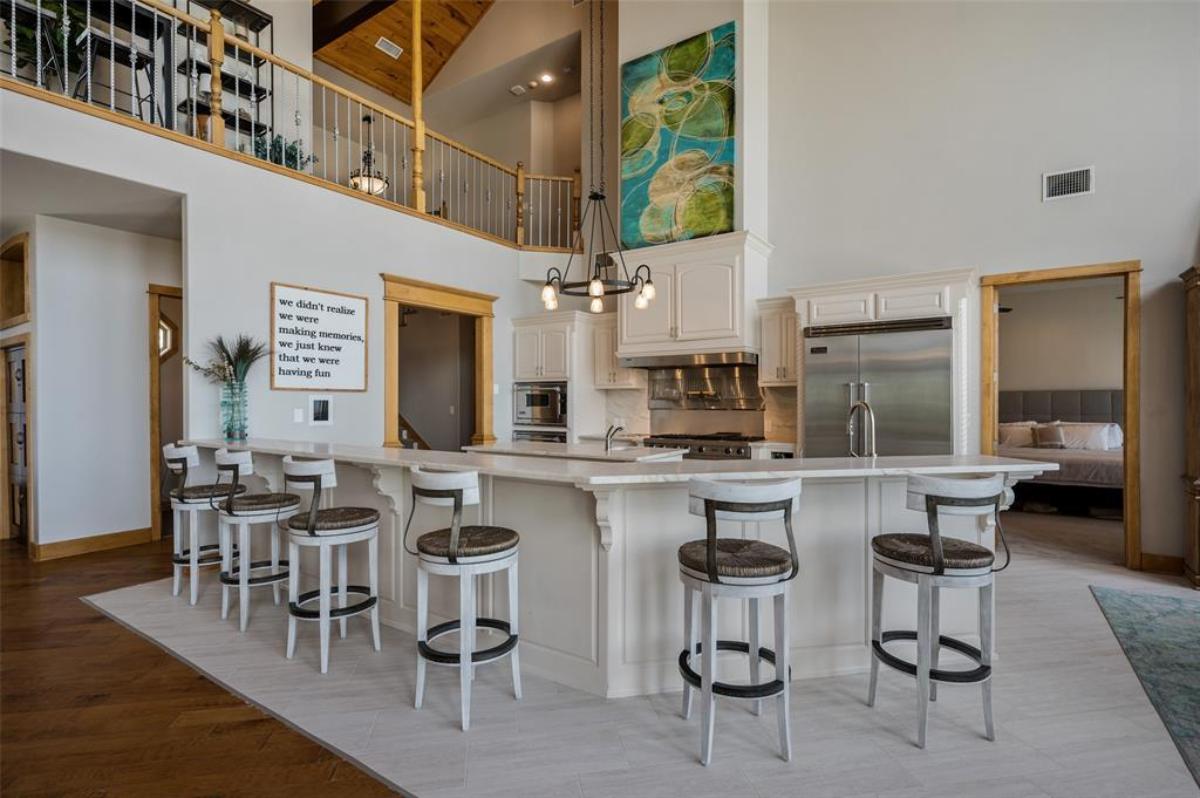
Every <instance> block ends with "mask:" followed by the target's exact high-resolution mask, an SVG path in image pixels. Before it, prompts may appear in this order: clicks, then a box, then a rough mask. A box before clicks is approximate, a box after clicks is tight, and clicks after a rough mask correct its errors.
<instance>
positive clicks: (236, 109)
mask: <svg viewBox="0 0 1200 798" xmlns="http://www.w3.org/2000/svg"><path fill="white" fill-rule="evenodd" d="M241 54H242V48H241V46H239V45H238V42H237V39H234V40H233V68H234V69H236V70H238V71H237V72H234V73H233V148H234V149H235V150H237V151H238V152H241V151H242V113H241V108H242V106H241V101H242V100H241V94H242V92H241V89H242V78H241V69H240V68H239V67H238V57H239V56H240V55H241ZM222 77H223V76H222ZM251 132H252V133H253V131H251ZM250 140H251V141H253V140H254V136H253V135H251V136H250Z"/></svg>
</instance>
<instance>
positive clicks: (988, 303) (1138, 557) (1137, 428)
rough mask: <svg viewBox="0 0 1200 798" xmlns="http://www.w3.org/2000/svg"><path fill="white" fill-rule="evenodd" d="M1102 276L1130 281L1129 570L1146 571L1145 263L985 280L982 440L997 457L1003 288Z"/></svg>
mask: <svg viewBox="0 0 1200 798" xmlns="http://www.w3.org/2000/svg"><path fill="white" fill-rule="evenodd" d="M1097 277H1121V278H1122V279H1123V281H1124V291H1123V293H1124V296H1125V332H1124V345H1123V347H1122V348H1123V353H1122V359H1123V367H1122V373H1123V376H1124V381H1123V386H1122V387H1123V390H1124V395H1125V417H1124V419H1123V424H1122V426H1123V427H1124V430H1123V431H1124V435H1125V449H1124V453H1125V465H1124V468H1125V487H1124V490H1123V491H1122V494H1123V500H1124V505H1125V506H1124V525H1125V566H1126V567H1127V568H1131V569H1133V570H1141V569H1142V559H1143V557H1142V474H1141V467H1142V449H1141V416H1140V413H1141V404H1142V403H1141V373H1142V362H1141V359H1142V356H1141V340H1142V304H1141V277H1142V262H1141V261H1140V260H1127V261H1118V262H1115V263H1098V264H1092V265H1087V266H1067V267H1063V268H1056V269H1036V270H1032V271H1019V272H1009V273H1007V274H989V275H987V276H985V277H983V278H982V279H981V280H980V281H979V284H980V303H979V304H980V314H979V315H980V347H981V359H980V366H979V377H980V393H979V403H980V414H979V416H980V419H979V420H980V435H979V447H980V451H981V452H982V453H983V454H994V453H995V451H996V448H995V447H996V441H997V437H998V435H999V417H1000V372H999V364H1000V315H999V308H998V300H999V295H1000V289H1001V288H1004V287H1006V286H1014V285H1023V284H1028V283H1054V282H1063V281H1066V280H1090V279H1095V278H1097Z"/></svg>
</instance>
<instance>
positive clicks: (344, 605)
mask: <svg viewBox="0 0 1200 798" xmlns="http://www.w3.org/2000/svg"><path fill="white" fill-rule="evenodd" d="M283 482H284V487H285V488H287V487H289V486H293V487H295V488H296V489H298V490H309V491H311V492H312V496H311V498H310V499H309V506H308V510H307V511H305V512H300V513H297V514H296V515H293V516H292V517H291V518H289V519H288V521H287V524H288V529H289V535H288V563H289V565H288V636H287V658H288V659H291V658H292V656H293V655H294V654H295V653H296V621H297V620H304V621H316V622H317V624H318V625H319V627H320V631H321V673H328V672H329V629H330V620H331V619H333V618H337V619H338V624H339V626H340V633H341V636H342V637H343V638H344V637H345V636H346V619H347V618H349V617H351V616H353V615H358V614H359V613H362V612H369V613H370V619H371V640H372V643H373V645H374V648H375V650H376V651H379V649H380V645H379V512H378V511H377V510H373V509H371V508H370V507H324V508H323V507H321V504H322V499H323V497H325V496H326V495H327V494H326V491H332V489H333V488H335V487H337V472H336V468H335V466H334V462H333V461H332V460H305V459H300V458H294V457H292V456H290V455H289V456H287V457H284V458H283ZM362 541H366V543H367V574H368V576H367V579H368V581H369V583H370V584H369V585H366V586H364V585H351V584H348V581H347V565H346V554H347V550H348V547H349V546H350V544H352V543H359V542H362ZM307 547H315V548H316V549H317V551H318V558H319V559H318V563H319V570H318V587H317V589H316V590H310V591H308V592H306V593H301V592H300V549H301V548H307ZM335 549H336V550H337V560H338V581H337V584H336V585H335V584H333V579H332V576H331V574H330V569H331V567H332V558H333V551H334V550H335ZM335 591H336V593H337V596H338V606H337V607H336V608H334V607H333V594H334V592H335ZM351 593H354V594H356V595H361V596H366V598H364V599H362V600H361V601H359V602H357V603H355V604H348V597H349V594H351ZM314 600H315V601H317V602H318V609H315V610H312V609H308V608H306V607H305V606H304V605H305V604H308V603H309V602H311V601H314Z"/></svg>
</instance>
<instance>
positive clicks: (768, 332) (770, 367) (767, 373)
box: [758, 310, 784, 385]
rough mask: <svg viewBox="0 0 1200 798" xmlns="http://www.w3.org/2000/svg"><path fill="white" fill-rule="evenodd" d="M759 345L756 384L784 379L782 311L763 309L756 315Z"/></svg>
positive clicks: (768, 383) (767, 383)
mask: <svg viewBox="0 0 1200 798" xmlns="http://www.w3.org/2000/svg"><path fill="white" fill-rule="evenodd" d="M758 323H759V345H760V347H761V351H760V354H759V358H758V384H759V385H773V384H775V383H778V382H780V381H781V380H783V379H784V375H783V364H784V359H783V313H782V312H781V311H778V310H764V311H762V313H761V314H760V315H759V317H758Z"/></svg>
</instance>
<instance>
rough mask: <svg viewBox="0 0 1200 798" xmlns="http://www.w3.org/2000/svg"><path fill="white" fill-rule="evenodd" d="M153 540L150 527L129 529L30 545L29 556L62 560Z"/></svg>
mask: <svg viewBox="0 0 1200 798" xmlns="http://www.w3.org/2000/svg"><path fill="white" fill-rule="evenodd" d="M153 539H154V533H153V530H151V529H150V528H149V527H147V528H146V529H128V530H126V531H124V532H109V533H108V534H106V535H93V536H92V537H88V538H75V539H74V540H58V541H55V542H54V543H33V544H30V547H29V554H30V557H31V558H32V559H34V560H36V561H38V562H42V561H43V560H61V559H62V558H63V557H76V556H78V555H80V554H90V553H91V552H93V551H106V550H108V549H119V548H122V547H124V546H136V545H137V544H139V543H149V542H150V541H151V540H153Z"/></svg>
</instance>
